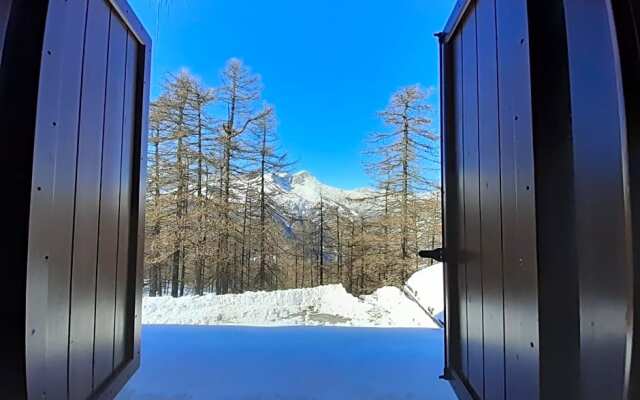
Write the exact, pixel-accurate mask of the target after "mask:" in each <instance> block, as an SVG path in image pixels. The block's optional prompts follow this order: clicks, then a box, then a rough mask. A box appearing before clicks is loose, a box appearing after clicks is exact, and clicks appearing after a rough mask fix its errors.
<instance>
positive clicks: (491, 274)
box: [440, 0, 640, 400]
mask: <svg viewBox="0 0 640 400" xmlns="http://www.w3.org/2000/svg"><path fill="white" fill-rule="evenodd" d="M637 18H638V7H636V5H635V4H634V2H633V1H627V0H593V1H585V0H565V1H563V2H560V1H555V0H535V1H534V0H465V1H459V2H458V4H457V7H456V9H455V11H454V13H453V15H452V17H451V19H450V21H449V23H448V24H447V26H446V28H445V31H444V33H442V34H441V35H440V41H441V51H442V74H443V79H442V82H443V84H442V88H443V92H442V98H443V118H442V120H443V151H442V154H443V182H444V202H443V203H444V206H445V210H444V215H445V235H444V236H445V251H444V254H445V261H446V263H445V269H446V271H445V281H446V282H445V283H446V294H447V303H446V304H447V325H446V329H447V334H446V348H447V356H446V368H445V374H444V377H445V378H447V379H449V380H451V382H452V385H453V387H454V389H455V390H456V393H457V394H458V395H459V396H460V398H463V399H505V400H523V399H545V400H546V399H603V398H607V399H636V398H638V389H637V387H636V386H637V382H638V364H639V363H638V349H637V346H638V329H634V326H637V323H638V307H637V303H638V301H637V297H638V275H639V274H638V273H636V272H635V271H634V263H635V264H637V259H638V239H637V238H636V239H635V240H633V234H634V233H635V234H636V236H637V232H635V231H637V226H638V225H639V223H638V222H637V221H638V214H639V213H637V212H636V211H637V210H636V209H638V207H637V203H638V201H637V200H638V198H639V197H638V195H637V193H636V192H638V187H640V185H639V184H638V182H639V180H638V177H639V176H640V174H639V173H638V171H639V169H638V166H639V165H640V164H639V163H638V154H636V153H638V149H639V148H640V147H639V146H638V143H640V142H639V141H638V126H640V125H639V124H638V121H637V119H638V118H637V115H636V114H638V112H637V107H638V104H639V102H638V88H640V85H639V84H638V82H640V80H639V79H638V54H639V50H638V49H640V46H639V45H638V20H637ZM635 270H636V271H637V266H636V267H635Z"/></svg>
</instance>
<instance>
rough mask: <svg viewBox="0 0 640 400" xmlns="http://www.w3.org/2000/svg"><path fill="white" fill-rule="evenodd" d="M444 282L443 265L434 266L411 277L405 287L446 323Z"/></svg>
mask: <svg viewBox="0 0 640 400" xmlns="http://www.w3.org/2000/svg"><path fill="white" fill-rule="evenodd" d="M443 285H444V280H443V276H442V264H441V263H438V264H434V265H432V266H430V267H427V266H424V267H423V268H422V269H420V270H419V271H417V272H416V273H414V274H413V275H411V277H410V278H409V280H408V281H407V283H406V285H405V287H406V288H407V289H409V291H411V293H413V295H414V296H415V297H416V299H417V300H418V301H419V302H420V304H422V306H423V307H424V308H426V309H427V310H429V311H431V313H432V314H433V315H434V316H435V317H436V318H437V319H439V320H440V321H441V322H443V323H444V286H443Z"/></svg>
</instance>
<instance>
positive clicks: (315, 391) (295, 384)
mask: <svg viewBox="0 0 640 400" xmlns="http://www.w3.org/2000/svg"><path fill="white" fill-rule="evenodd" d="M442 335H443V331H442V330H441V329H371V328H348V329H347V328H335V327H285V328H256V327H231V326H195V327H194V326H167V325H163V326H152V325H146V326H144V327H143V329H142V364H141V366H140V369H139V370H138V372H136V374H135V375H134V376H133V378H132V379H131V381H130V382H129V383H128V384H127V385H126V386H125V387H124V389H123V391H122V392H121V393H120V395H119V396H118V397H117V400H418V399H420V400H449V399H450V400H454V399H455V398H456V397H455V395H454V393H453V391H452V390H451V388H450V387H449V384H448V383H447V382H446V381H443V380H439V379H438V375H439V374H441V373H442V368H443V365H444V362H443V337H442Z"/></svg>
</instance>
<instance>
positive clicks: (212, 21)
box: [130, 0, 455, 188]
mask: <svg viewBox="0 0 640 400" xmlns="http://www.w3.org/2000/svg"><path fill="white" fill-rule="evenodd" d="M130 3H131V4H132V7H133V8H134V10H135V11H136V13H137V14H138V16H139V17H140V18H141V19H142V22H143V23H144V25H145V26H146V28H147V30H148V31H149V33H150V35H151V36H152V38H153V40H154V56H153V65H152V74H153V79H152V96H154V97H155V96H156V95H157V94H158V92H159V88H160V84H161V82H162V80H163V79H164V76H165V75H166V74H167V73H170V72H177V71H179V70H180V69H182V68H187V69H188V70H189V71H191V72H192V73H193V74H194V75H196V76H198V77H200V78H201V79H202V80H203V82H204V83H205V84H208V85H211V86H213V85H216V84H217V82H218V75H219V71H220V69H221V68H222V66H223V65H224V63H225V61H226V60H227V59H229V58H231V57H237V58H240V59H242V60H243V61H244V62H245V63H246V64H247V65H249V66H250V67H251V68H252V70H253V71H254V72H256V73H259V74H260V75H261V76H262V81H263V84H264V88H265V90H264V98H265V99H266V100H267V101H269V102H270V103H271V104H274V105H275V106H276V110H277V113H278V117H279V135H280V138H281V142H282V147H283V149H285V150H286V151H287V152H288V154H289V155H290V157H291V158H292V159H293V160H297V161H298V164H297V165H296V166H295V167H294V169H306V170H308V171H310V172H311V173H312V174H314V175H315V176H317V177H318V178H319V179H320V180H321V181H323V182H325V183H327V184H331V185H334V186H338V187H344V188H352V187H360V186H366V185H368V184H369V181H370V179H369V178H368V177H367V176H366V174H365V173H364V171H363V168H362V161H363V159H364V157H363V156H362V151H363V150H364V140H365V137H366V136H367V135H368V134H369V133H371V132H372V131H375V130H377V129H380V127H381V126H380V123H379V121H378V119H377V117H376V112H377V111H379V110H381V109H383V108H384V107H385V105H386V104H387V101H388V99H389V96H390V95H391V94H392V93H393V92H394V91H395V90H396V89H398V88H400V87H402V86H405V85H409V84H413V83H420V84H421V85H423V86H424V87H425V88H429V87H433V88H434V92H433V96H432V97H431V103H432V104H433V107H434V110H433V111H434V113H433V114H434V115H433V118H434V130H436V131H439V118H438V113H439V106H438V103H439V97H438V85H439V83H438V80H439V78H438V77H439V61H438V46H437V40H436V39H435V38H434V37H433V34H434V33H435V32H438V31H440V30H441V29H442V28H443V27H444V24H445V22H446V20H447V18H448V16H449V13H450V11H451V9H452V8H453V4H454V3H455V1H454V0H393V1H390V0H317V1H300V0H269V1H262V0H130ZM159 4H160V6H159ZM159 7H160V8H159ZM158 10H160V11H158ZM158 21H159V24H158ZM432 173H433V174H434V176H435V175H436V173H435V172H432Z"/></svg>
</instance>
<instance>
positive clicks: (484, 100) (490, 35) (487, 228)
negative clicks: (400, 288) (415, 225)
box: [476, 0, 505, 400]
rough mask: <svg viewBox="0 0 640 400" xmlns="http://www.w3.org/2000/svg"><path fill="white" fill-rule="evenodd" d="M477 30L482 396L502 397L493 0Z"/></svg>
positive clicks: (487, 1) (483, 6) (483, 3)
mask: <svg viewBox="0 0 640 400" xmlns="http://www.w3.org/2000/svg"><path fill="white" fill-rule="evenodd" d="M476 19H477V32H478V39H477V40H478V54H479V57H478V118H479V136H480V137H479V140H480V143H479V153H480V214H481V224H482V226H481V231H482V251H481V253H482V297H483V331H484V378H485V380H484V397H483V398H484V399H485V400H493V399H504V372H505V371H504V298H503V287H502V222H501V221H502V207H501V199H500V192H501V186H500V127H499V125H498V113H499V111H498V104H499V102H498V64H497V49H496V40H497V38H496V15H495V0H479V1H478V2H477V3H476Z"/></svg>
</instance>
